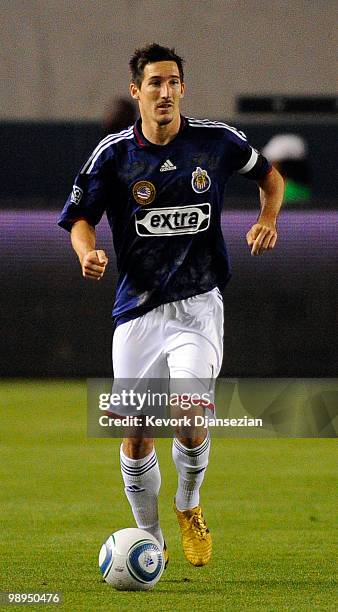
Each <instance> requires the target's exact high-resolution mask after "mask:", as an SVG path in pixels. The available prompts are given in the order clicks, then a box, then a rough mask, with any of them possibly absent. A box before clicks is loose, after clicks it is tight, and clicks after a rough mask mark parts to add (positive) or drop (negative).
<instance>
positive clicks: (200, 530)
mask: <svg viewBox="0 0 338 612" xmlns="http://www.w3.org/2000/svg"><path fill="white" fill-rule="evenodd" d="M191 525H192V528H193V531H194V532H195V533H196V535H198V536H199V537H200V538H202V539H205V538H206V536H207V534H208V533H209V529H208V527H207V526H206V522H205V520H204V518H203V515H202V514H201V513H200V512H199V513H196V514H193V515H192V517H191Z"/></svg>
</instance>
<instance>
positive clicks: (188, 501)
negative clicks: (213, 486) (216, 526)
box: [172, 432, 210, 511]
mask: <svg viewBox="0 0 338 612" xmlns="http://www.w3.org/2000/svg"><path fill="white" fill-rule="evenodd" d="M209 452H210V435H209V432H208V434H207V436H206V438H205V439H204V440H203V442H202V443H201V444H200V445H199V446H196V447H195V448H187V447H186V446H184V445H183V444H182V443H181V442H180V441H179V440H178V439H177V438H174V440H173V448H172V453H173V460H174V463H175V465H176V469H177V472H178V486H177V492H176V496H175V501H176V507H177V509H178V510H180V511H183V510H188V509H191V508H194V507H196V506H198V505H199V491H200V487H201V484H202V482H203V479H204V475H205V471H206V468H207V466H208V460H209Z"/></svg>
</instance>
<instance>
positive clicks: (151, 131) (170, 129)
mask: <svg viewBox="0 0 338 612" xmlns="http://www.w3.org/2000/svg"><path fill="white" fill-rule="evenodd" d="M180 126H181V116H180V115H178V116H177V117H175V118H174V119H173V120H172V121H171V122H170V123H167V124H166V125H158V123H156V122H151V121H147V120H144V119H142V133H143V136H144V137H145V138H146V139H147V140H149V142H151V143H152V144H156V145H166V144H168V143H169V142H171V141H172V140H173V139H174V138H175V136H176V135H177V134H178V132H179V131H180Z"/></svg>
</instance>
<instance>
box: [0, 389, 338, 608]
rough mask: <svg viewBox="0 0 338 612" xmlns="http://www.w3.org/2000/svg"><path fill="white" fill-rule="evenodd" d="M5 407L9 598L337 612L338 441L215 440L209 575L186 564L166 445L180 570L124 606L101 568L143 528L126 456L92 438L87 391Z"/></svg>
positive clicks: (170, 536) (36, 392) (4, 532)
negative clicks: (104, 556)
mask: <svg viewBox="0 0 338 612" xmlns="http://www.w3.org/2000/svg"><path fill="white" fill-rule="evenodd" d="M0 398H1V399H0V402H1V415H2V416H1V420H2V427H1V464H0V466H1V467H0V471H1V574H0V590H1V591H17V592H23V591H27V592H28V591H29V592H42V591H45V592H51V591H61V592H62V593H63V604H62V606H59V607H58V606H55V605H54V606H43V605H39V606H37V605H35V606H32V605H31V606H30V608H28V609H30V610H33V609H34V610H35V609H36V610H43V609H46V608H48V609H55V610H57V609H60V608H61V609H64V610H67V612H68V611H69V612H73V611H76V610H88V611H90V612H91V611H93V612H94V611H96V610H102V611H109V610H118V611H119V612H123V611H130V610H133V609H137V611H138V612H145V611H147V612H148V611H149V610H159V611H162V610H178V611H179V612H181V611H182V612H185V611H189V612H194V611H197V610H199V611H200V610H208V611H210V610H231V611H232V610H271V611H275V610H294V611H296V612H299V611H302V610H309V611H310V610H337V609H338V599H337V590H336V589H337V581H336V580H335V571H336V567H337V566H336V556H337V548H336V544H337V541H336V542H335V540H334V534H335V528H336V526H337V525H336V520H337V506H338V503H337V502H338V498H337V481H336V475H337V463H336V460H337V454H336V451H337V446H336V440H332V439H331V440H329V439H327V440H325V439H313V440H301V439H293V440H285V439H283V440H254V439H251V440H245V439H242V440H224V439H219V438H218V439H215V440H214V441H213V448H212V454H211V462H210V466H209V469H208V472H207V475H206V479H205V482H204V485H203V490H202V505H203V507H204V510H205V516H206V518H207V521H208V524H209V527H210V529H211V532H212V535H213V540H214V551H213V557H212V561H211V562H210V564H209V565H208V566H206V567H203V568H193V567H191V566H189V565H188V564H187V563H186V561H185V559H184V557H183V553H182V550H181V547H180V539H179V534H178V527H177V524H176V519H175V516H174V514H173V511H172V500H173V496H174V493H175V487H176V472H175V469H174V466H173V464H172V461H171V442H170V441H169V440H160V441H159V442H158V444H157V450H158V457H159V461H160V466H161V471H162V489H161V494H160V513H161V518H162V527H163V529H164V532H165V537H166V540H167V544H168V548H169V552H170V556H171V560H170V564H169V567H168V569H167V571H166V572H165V574H164V575H163V577H162V579H161V581H160V582H159V583H158V584H157V585H156V587H155V589H154V590H152V591H149V592H147V593H119V592H117V591H114V590H113V589H112V588H111V587H110V586H109V585H107V584H105V583H102V581H101V578H100V575H99V571H98V565H97V557H98V552H99V549H100V546H101V544H102V542H103V541H104V540H105V539H106V537H107V536H108V535H109V534H110V533H111V532H113V531H115V530H117V529H120V528H123V527H129V526H133V519H132V515H131V512H130V509H129V505H128V502H127V500H126V499H125V497H124V493H123V489H122V479H121V476H120V471H119V463H118V456H119V442H118V441H117V440H108V439H105V440H103V439H102V440H94V439H91V440H90V439H88V438H87V436H86V386H85V383H84V382H72V381H69V382H67V381H66V382H61V381H57V382H39V381H36V382H35V381H26V382H25V381H7V382H3V383H2V384H1V386H0ZM11 608H13V609H18V610H19V609H20V610H22V606H20V607H19V606H10V607H7V608H6V609H11Z"/></svg>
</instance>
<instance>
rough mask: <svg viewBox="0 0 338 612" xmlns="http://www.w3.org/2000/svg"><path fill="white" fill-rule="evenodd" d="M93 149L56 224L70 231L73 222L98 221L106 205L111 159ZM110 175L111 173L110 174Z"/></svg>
mask: <svg viewBox="0 0 338 612" xmlns="http://www.w3.org/2000/svg"><path fill="white" fill-rule="evenodd" d="M99 146H100V145H98V147H97V148H96V149H95V150H94V151H93V153H92V155H91V156H90V157H89V159H88V161H87V162H86V163H85V164H84V166H83V167H82V168H81V170H80V172H79V174H78V175H77V177H76V179H75V181H74V185H73V189H72V192H71V193H70V195H69V196H68V199H67V201H66V203H65V205H64V207H63V210H62V212H61V215H60V217H59V219H58V225H60V227H63V228H64V229H66V230H67V231H70V230H71V228H72V225H73V223H75V221H79V220H80V219H85V220H86V221H87V222H88V223H89V224H90V225H92V226H94V227H95V225H97V224H98V223H99V221H100V220H101V218H102V215H103V213H104V211H105V209H106V206H107V198H108V185H109V183H108V180H107V177H108V168H109V167H111V161H112V160H111V159H109V158H108V157H107V154H106V155H97V154H96V151H97V149H99ZM110 176H111V175H110Z"/></svg>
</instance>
